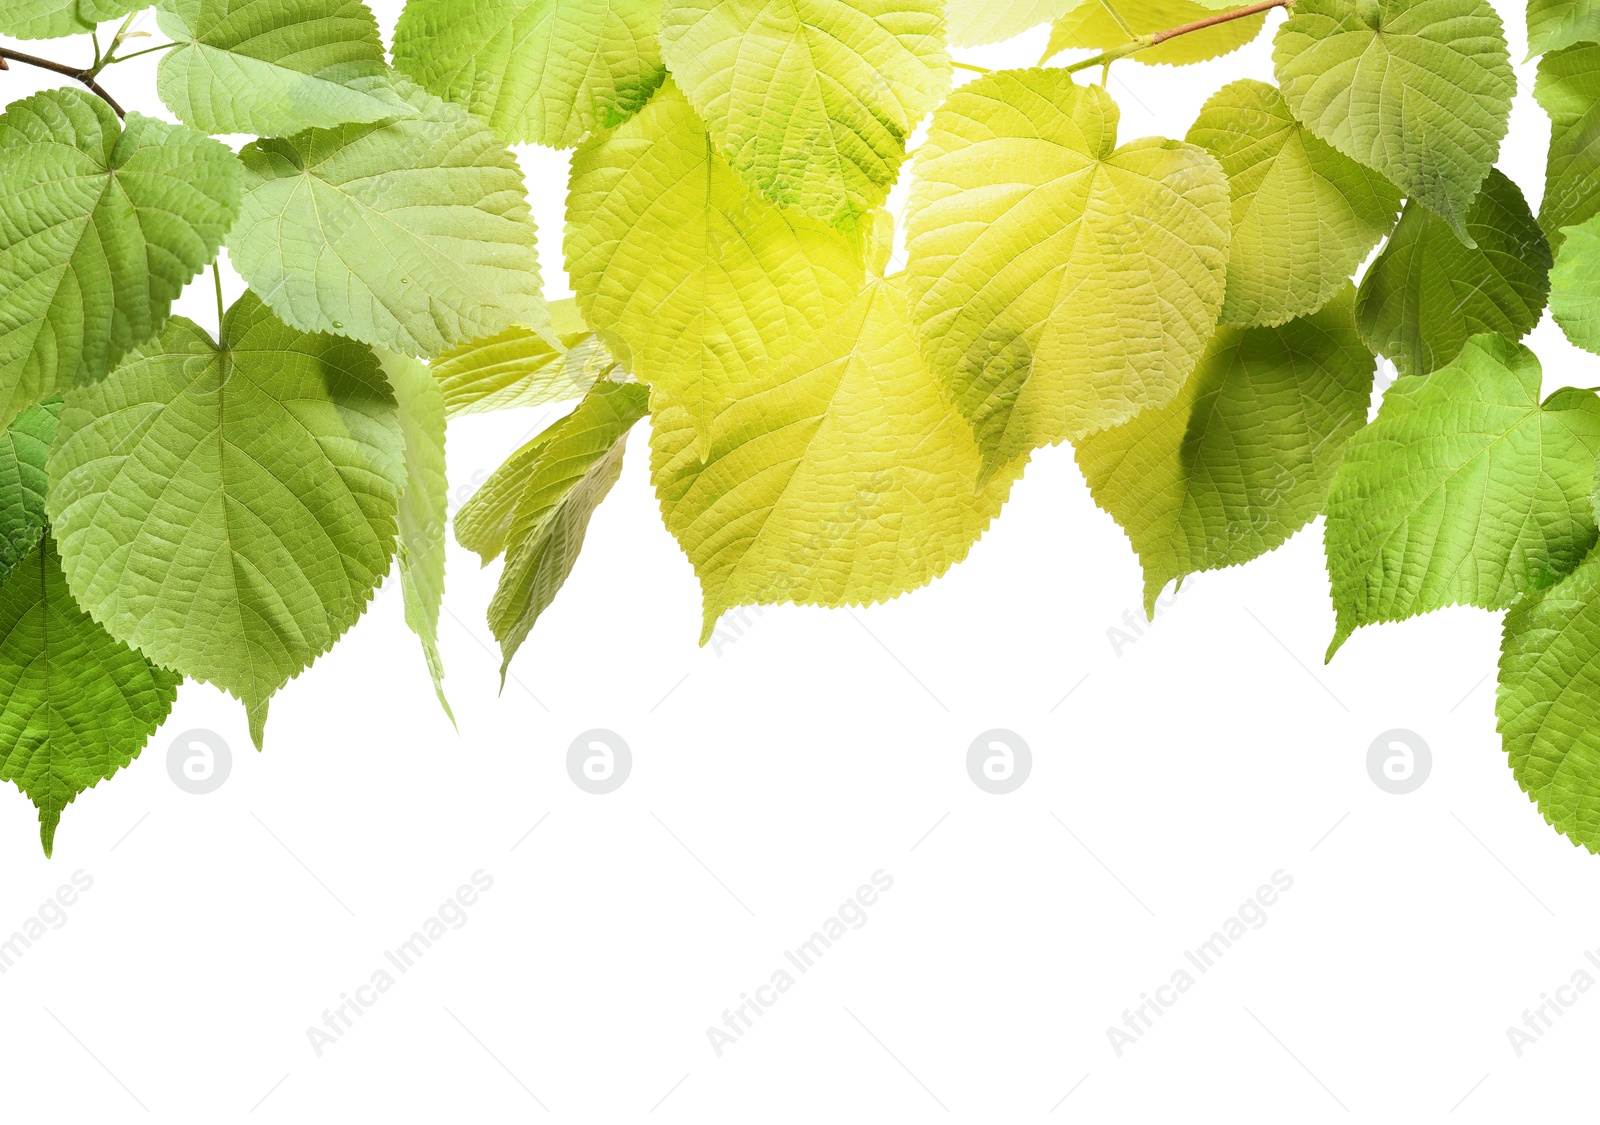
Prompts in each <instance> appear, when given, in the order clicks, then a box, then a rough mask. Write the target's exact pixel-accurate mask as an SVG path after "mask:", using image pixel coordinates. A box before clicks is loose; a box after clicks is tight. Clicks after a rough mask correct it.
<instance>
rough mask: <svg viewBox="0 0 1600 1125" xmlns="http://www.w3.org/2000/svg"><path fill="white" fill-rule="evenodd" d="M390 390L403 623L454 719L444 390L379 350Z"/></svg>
mask: <svg viewBox="0 0 1600 1125" xmlns="http://www.w3.org/2000/svg"><path fill="white" fill-rule="evenodd" d="M378 359H379V361H380V362H381V363H382V364H383V373H384V375H385V376H387V378H388V380H389V386H390V388H391V389H392V390H393V391H394V398H395V404H396V410H395V415H396V417H397V419H398V420H399V423H400V433H401V435H402V436H403V437H404V439H405V459H406V487H405V491H404V492H403V493H401V495H400V506H399V510H398V513H397V516H396V523H397V526H398V528H399V534H398V536H397V538H396V542H395V554H396V555H397V556H398V558H399V561H400V592H401V596H402V597H403V598H404V600H405V605H406V624H407V625H409V626H410V627H411V631H412V632H413V633H415V634H416V635H417V639H418V640H420V641H421V642H422V655H423V659H424V660H426V661H427V664H428V675H430V676H432V677H433V691H434V694H435V695H437V696H438V697H439V706H440V707H443V708H444V713H445V714H446V715H447V716H449V718H450V721H451V723H454V722H455V721H456V717H455V714H454V713H453V712H452V711H451V710H450V701H449V700H448V699H446V698H445V695H444V659H443V658H442V657H441V656H440V655H439V607H440V606H441V605H442V604H444V532H445V524H446V523H448V522H449V519H450V511H449V505H450V485H449V482H448V480H446V478H445V463H444V428H445V411H444V393H443V392H442V391H441V390H440V389H439V384H438V383H436V382H434V381H433V377H432V376H431V375H430V374H429V373H428V369H427V368H426V367H424V366H423V365H422V364H420V363H418V362H417V361H416V360H414V359H412V358H411V357H410V356H403V355H396V354H395V353H394V352H391V351H382V352H379V353H378Z"/></svg>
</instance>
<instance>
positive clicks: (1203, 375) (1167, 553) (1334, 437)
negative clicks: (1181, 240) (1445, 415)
mask: <svg viewBox="0 0 1600 1125" xmlns="http://www.w3.org/2000/svg"><path fill="white" fill-rule="evenodd" d="M1354 298H1355V290H1354V289H1353V287H1352V286H1351V285H1350V283H1349V282H1348V281H1346V282H1345V286H1344V289H1343V291H1342V292H1340V293H1339V294H1338V295H1337V296H1335V297H1334V298H1333V299H1332V300H1331V301H1329V302H1328V303H1327V304H1325V305H1324V306H1323V307H1322V309H1320V310H1319V311H1317V312H1315V313H1312V314H1310V315H1309V316H1306V317H1302V318H1300V319H1297V320H1291V321H1289V322H1288V323H1286V324H1282V325H1278V326H1276V327H1262V328H1233V327H1226V326H1224V327H1221V328H1218V329H1217V334H1216V335H1215V336H1214V337H1212V339H1211V343H1210V345H1209V346H1208V347H1207V348H1206V354H1205V355H1204V356H1203V357H1202V358H1201V360H1200V365H1199V366H1198V367H1196V368H1195V372H1194V374H1193V375H1191V376H1190V377H1189V380H1188V382H1186V383H1185V384H1184V385H1183V389H1182V390H1181V391H1179V392H1178V397H1177V398H1175V399H1173V400H1172V401H1171V402H1169V403H1167V404H1166V405H1164V406H1160V407H1155V408H1152V409H1149V410H1145V411H1142V412H1140V413H1139V414H1138V415H1137V416H1136V417H1135V418H1134V419H1133V420H1132V421H1131V422H1125V423H1123V424H1122V425H1121V426H1117V427H1115V428H1114V429H1110V430H1102V431H1101V432H1100V433H1097V434H1091V435H1090V436H1089V437H1086V438H1084V439H1082V440H1081V441H1079V442H1078V446H1077V450H1078V465H1079V466H1080V467H1081V468H1082V469H1083V475H1084V477H1085V479H1087V480H1088V482H1089V490H1090V492H1091V493H1092V494H1093V495H1094V498H1095V502H1096V503H1097V504H1099V505H1100V506H1101V507H1102V508H1104V509H1105V510H1106V511H1107V512H1109V513H1111V516H1112V517H1113V518H1114V519H1115V520H1116V521H1117V523H1119V524H1121V525H1122V528H1123V530H1124V531H1126V532H1127V533H1128V539H1129V540H1130V541H1131V542H1132V543H1133V548H1134V550H1135V551H1137V552H1138V553H1139V561H1140V562H1141V563H1142V564H1143V566H1144V603H1145V612H1146V613H1147V614H1153V613H1154V611H1155V602H1156V598H1157V597H1158V596H1159V595H1160V594H1161V591H1162V590H1163V589H1165V588H1166V585H1167V583H1168V582H1170V581H1172V580H1173V579H1178V580H1179V581H1181V580H1182V579H1183V578H1185V577H1186V576H1188V575H1190V574H1193V573H1195V572H1196V571H1200V570H1216V569H1220V568H1222V567H1227V566H1235V565H1237V564H1239V563H1243V562H1248V561H1249V560H1251V559H1253V558H1255V557H1256V556H1258V555H1263V554H1265V553H1266V552H1268V551H1270V550H1272V549H1274V548H1275V547H1277V546H1278V545H1279V544H1281V543H1282V542H1283V541H1284V540H1286V539H1288V538H1289V536H1291V535H1293V534H1294V533H1295V532H1296V531H1299V530H1300V529H1301V528H1302V527H1304V526H1305V525H1306V524H1307V523H1309V522H1310V521H1311V520H1312V519H1313V518H1315V517H1316V515H1317V514H1318V513H1319V512H1321V511H1322V508H1323V504H1324V502H1325V501H1326V500H1327V497H1328V486H1329V485H1330V484H1331V483H1332V481H1333V475H1334V473H1335V471H1336V470H1337V469H1338V468H1339V462H1340V460H1341V459H1342V458H1343V456H1344V451H1345V447H1346V445H1348V444H1349V442H1350V439H1351V437H1352V436H1353V435H1354V434H1355V432H1356V431H1357V430H1359V429H1360V428H1361V427H1362V426H1363V425H1364V424H1365V423H1366V420H1367V405H1368V403H1369V402H1370V401H1371V398H1372V373H1373V368H1374V366H1375V365H1374V362H1373V358H1372V353H1370V352H1369V351H1367V349H1366V348H1365V347H1364V346H1363V345H1362V343H1361V337H1360V336H1359V335H1357V333H1356V325H1355V317H1354V315H1353V314H1352V304H1353V302H1354Z"/></svg>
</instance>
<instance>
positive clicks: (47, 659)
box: [0, 535, 183, 856]
mask: <svg viewBox="0 0 1600 1125" xmlns="http://www.w3.org/2000/svg"><path fill="white" fill-rule="evenodd" d="M182 682H183V677H182V676H179V675H177V674H175V673H173V672H169V671H167V670H166V669H165V668H159V667H157V666H156V665H154V664H151V663H150V662H149V661H148V660H146V659H145V658H144V657H142V656H140V655H139V654H138V653H137V652H134V651H133V650H132V649H130V648H128V646H127V645H124V644H122V643H121V642H119V641H117V640H115V639H113V638H112V637H111V636H110V635H108V634H107V633H106V631H105V630H104V629H102V628H100V626H98V625H96V624H95V623H94V621H92V620H91V619H90V617H89V615H88V614H87V613H84V612H83V610H81V609H79V608H78V603H77V602H75V601H73V598H72V594H71V593H70V592H69V591H68V589H67V582H66V579H65V578H64V577H63V576H62V573H61V560H60V558H58V557H57V555H56V545H55V542H54V540H52V539H51V537H50V536H48V535H46V536H44V537H43V539H42V540H41V541H39V542H37V543H35V544H34V547H33V550H32V551H30V552H29V553H28V556H27V558H26V559H24V560H23V562H22V563H21V565H19V566H18V567H17V568H16V569H15V570H14V571H12V572H11V575H10V577H9V578H7V579H6V580H5V583H4V584H3V585H0V781H11V782H14V783H16V786H17V788H18V789H20V790H22V792H24V793H26V794H27V795H28V797H29V799H31V800H32V801H33V803H34V804H35V805H37V806H38V808H39V841H40V843H42V844H43V845H44V854H45V855H46V856H49V855H50V853H51V852H52V851H53V850H54V847H55V836H56V825H57V824H59V823H60V822H61V812H62V810H63V809H65V808H66V807H67V805H69V804H71V803H72V800H73V798H75V797H76V796H77V795H78V794H79V793H82V792H83V791H84V790H85V789H92V788H94V786H95V785H96V784H97V783H99V782H100V781H101V780H102V779H108V778H110V777H111V775H112V774H114V773H116V772H117V771H118V770H119V769H121V768H122V767H123V766H125V765H127V764H128V763H129V762H131V761H133V759H134V758H136V757H138V756H139V751H140V750H142V749H143V748H144V744H145V742H147V741H148V740H149V738H150V736H151V735H152V734H154V733H155V730H156V728H157V727H159V726H160V725H161V723H162V721H163V720H164V719H165V718H166V717H167V713H168V712H169V711H171V710H172V704H173V701H174V700H175V699H177V696H178V685H179V684H180V683H182Z"/></svg>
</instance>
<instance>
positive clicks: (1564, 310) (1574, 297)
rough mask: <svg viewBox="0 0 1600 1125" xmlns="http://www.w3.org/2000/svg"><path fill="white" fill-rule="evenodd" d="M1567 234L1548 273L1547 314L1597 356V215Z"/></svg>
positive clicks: (1599, 284)
mask: <svg viewBox="0 0 1600 1125" xmlns="http://www.w3.org/2000/svg"><path fill="white" fill-rule="evenodd" d="M1566 235H1567V238H1566V241H1565V242H1563V243H1562V244H1561V253H1559V254H1557V255H1556V264H1555V267H1554V268H1553V269H1552V270H1551V271H1550V315H1551V316H1553V317H1555V321H1556V323H1557V324H1559V325H1561V331H1563V332H1565V333H1566V334H1567V339H1569V340H1571V341H1572V342H1573V343H1574V344H1576V345H1578V347H1580V348H1584V349H1586V350H1588V351H1591V352H1595V353H1597V354H1600V215H1596V216H1595V217H1594V218H1592V219H1590V220H1589V221H1588V222H1586V223H1583V224H1582V225H1580V226H1575V227H1568V228H1567V230H1566Z"/></svg>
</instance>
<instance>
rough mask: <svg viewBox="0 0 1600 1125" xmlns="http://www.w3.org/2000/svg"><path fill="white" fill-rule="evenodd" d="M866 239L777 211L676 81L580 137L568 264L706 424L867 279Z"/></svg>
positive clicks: (598, 325) (606, 321) (595, 310)
mask: <svg viewBox="0 0 1600 1125" xmlns="http://www.w3.org/2000/svg"><path fill="white" fill-rule="evenodd" d="M861 250H862V247H861V245H860V243H859V240H857V239H855V238H852V237H851V236H848V235H845V234H842V233H840V232H839V231H838V230H836V229H835V228H833V227H830V226H828V225H826V224H824V223H821V222H818V221H817V220H815V219H810V218H807V217H806V216H804V215H798V214H795V213H794V212H792V211H784V210H780V209H779V208H778V207H776V206H775V205H773V204H771V203H769V202H767V201H766V200H765V199H763V198H761V196H759V195H758V194H756V193H755V192H753V191H752V190H751V189H750V188H749V186H748V185H747V184H745V182H744V181H743V180H741V179H740V178H739V174H738V173H737V172H735V171H734V170H733V169H732V168H731V167H730V166H729V165H728V164H727V162H726V161H724V160H723V159H722V158H721V157H720V156H718V155H717V154H716V152H715V151H714V147H713V145H712V143H711V140H710V138H709V137H708V136H707V134H706V131H705V126H704V125H703V124H702V123H701V121H700V119H699V118H698V117H697V116H696V115H695V112H694V110H693V109H692V108H691V107H690V105H689V103H688V102H687V101H686V100H685V99H684V97H683V95H682V94H680V93H679V92H678V89H677V87H676V86H674V85H673V84H672V82H671V81H670V80H669V81H668V82H666V83H665V84H664V85H663V86H662V87H661V89H660V90H659V91H657V93H656V96H655V97H654V98H653V99H652V100H651V102H650V104H649V105H647V106H645V108H644V109H643V110H641V111H640V112H639V113H638V114H637V115H636V116H634V117H632V118H630V119H629V120H628V121H626V122H624V123H623V124H622V125H620V126H619V127H618V128H616V129H615V130H613V131H612V132H610V133H607V134H604V135H602V136H599V137H596V138H594V139H592V140H590V141H588V142H586V143H584V144H583V145H582V146H580V147H579V149H578V151H577V153H576V154H575V155H574V156H573V158H572V187H571V190H570V192H569V193H568V196H567V230H566V259H567V272H568V274H569V275H570V276H571V278H572V286H573V288H574V289H575V290H577V293H578V306H579V308H580V309H581V310H582V312H583V319H584V320H585V321H586V322H587V323H588V324H589V326H590V327H592V328H593V329H594V330H595V331H596V332H597V333H599V334H600V337H601V339H602V340H604V341H605V343H606V344H607V346H609V347H611V351H612V354H613V355H615V356H616V357H617V359H618V360H619V361H621V362H622V364H623V365H624V366H625V367H626V368H627V369H628V370H629V371H630V372H632V373H633V375H634V376H635V377H636V378H638V379H640V380H642V381H643V382H646V383H649V384H650V385H651V386H652V387H653V388H654V389H655V390H656V392H657V393H658V395H662V396H665V397H667V398H670V399H672V400H673V401H674V402H677V403H679V404H680V405H682V406H683V407H684V408H685V409H686V410H688V411H689V415H690V417H691V418H692V419H693V421H694V424H695V426H696V428H697V429H698V430H699V431H700V432H701V439H700V446H699V448H700V449H701V451H702V452H704V450H705V449H706V448H707V444H706V443H707V442H708V440H709V439H708V438H707V437H706V428H707V427H708V426H709V424H710V421H711V419H712V418H713V417H715V416H716V414H717V413H718V412H719V411H720V410H721V409H722V407H723V405H724V404H726V403H727V402H728V401H730V400H732V399H734V398H738V397H740V396H742V395H743V394H744V393H745V392H746V390H747V388H749V387H750V386H752V385H754V384H755V383H756V382H757V381H758V380H759V379H760V378H761V377H762V376H763V375H764V374H765V373H766V372H768V371H769V370H770V369H771V367H772V365H773V364H775V363H776V362H778V361H779V360H781V359H782V358H783V357H784V356H785V355H787V354H789V353H790V352H792V351H793V350H794V349H795V348H796V347H798V346H800V345H801V344H803V343H804V342H805V341H807V340H809V339H810V338H811V337H812V335H813V334H814V333H815V332H817V331H819V330H820V329H821V328H822V327H823V326H824V325H825V324H827V323H828V321H829V319H830V318H831V317H832V316H833V315H834V314H836V313H837V312H838V311H839V310H840V309H841V308H843V307H844V306H845V305H846V304H847V303H848V302H849V301H850V299H851V298H852V297H853V295H854V294H855V292H856V290H857V289H858V288H859V287H860V284H861V279H862V273H863V268H862V263H861Z"/></svg>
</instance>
